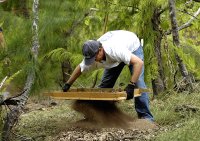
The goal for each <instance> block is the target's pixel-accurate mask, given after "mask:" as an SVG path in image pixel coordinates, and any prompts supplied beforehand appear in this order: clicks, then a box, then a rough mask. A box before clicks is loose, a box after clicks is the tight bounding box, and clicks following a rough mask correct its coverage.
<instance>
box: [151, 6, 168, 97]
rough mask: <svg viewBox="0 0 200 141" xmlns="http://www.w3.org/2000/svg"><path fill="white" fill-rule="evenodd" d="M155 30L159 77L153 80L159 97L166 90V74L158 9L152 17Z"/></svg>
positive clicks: (154, 90) (154, 89)
mask: <svg viewBox="0 0 200 141" xmlns="http://www.w3.org/2000/svg"><path fill="white" fill-rule="evenodd" d="M152 23H153V30H154V31H156V34H157V35H156V38H155V40H154V51H155V54H156V58H157V61H158V77H157V78H156V79H154V80H152V85H153V92H154V94H155V95H157V94H158V93H160V92H163V91H164V90H166V84H165V74H164V69H163V63H162V54H161V41H162V29H161V28H160V11H159V9H158V8H156V9H155V10H154V14H153V17H152Z"/></svg>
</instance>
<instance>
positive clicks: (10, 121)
mask: <svg viewBox="0 0 200 141" xmlns="http://www.w3.org/2000/svg"><path fill="white" fill-rule="evenodd" d="M38 6H39V0H34V1H33V16H34V19H33V46H32V50H31V51H32V55H33V60H32V61H33V64H34V65H35V62H36V61H37V56H38V48H39V40H38V19H39V18H38ZM34 81H35V70H34V69H32V70H31V71H30V72H29V74H28V76H27V80H26V83H25V86H24V92H23V94H22V95H21V96H19V97H18V99H19V101H20V102H19V103H18V105H17V106H15V107H14V108H12V109H11V111H10V112H9V113H8V114H7V117H6V119H5V124H4V127H3V133H2V141H9V140H10V136H11V135H10V133H11V130H12V128H13V126H14V125H15V123H16V122H17V120H18V118H19V116H20V115H21V114H22V112H23V109H24V106H25V104H26V102H27V100H28V97H29V94H30V91H31V87H32V85H33V83H34Z"/></svg>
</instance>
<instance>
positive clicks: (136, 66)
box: [130, 54, 144, 83]
mask: <svg viewBox="0 0 200 141" xmlns="http://www.w3.org/2000/svg"><path fill="white" fill-rule="evenodd" d="M130 64H132V65H133V70H134V72H133V74H132V76H131V82H134V83H136V82H137V80H138V79H139V76H140V73H141V72H142V67H143V64H144V63H143V61H142V60H141V59H140V58H139V57H137V56H136V55H134V54H132V55H131V60H130Z"/></svg>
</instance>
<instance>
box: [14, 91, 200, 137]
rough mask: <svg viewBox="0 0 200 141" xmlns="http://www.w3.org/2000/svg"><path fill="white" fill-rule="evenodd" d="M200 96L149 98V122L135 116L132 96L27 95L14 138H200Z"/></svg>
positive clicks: (177, 95) (176, 95)
mask: <svg viewBox="0 0 200 141" xmlns="http://www.w3.org/2000/svg"><path fill="white" fill-rule="evenodd" d="M199 101H200V95H199V94H190V95H186V94H181V95H180V94H174V95H170V96H169V95H162V98H158V99H154V100H152V99H151V101H150V106H151V109H152V113H153V115H154V117H155V123H152V122H149V121H147V120H144V119H137V116H136V113H135V110H134V108H133V107H134V104H133V102H132V101H121V102H117V103H103V105H101V103H99V104H98V105H101V106H97V105H95V104H94V103H87V102H80V101H76V102H74V101H64V100H53V99H41V98H38V99H33V98H29V101H28V103H27V105H26V108H25V111H24V113H23V114H22V115H21V116H20V119H19V121H18V123H17V124H16V125H15V127H14V130H13V141H23V140H28V139H29V140H30V141H32V140H35V141H70V140H71V141H76V140H77V141H104V140H108V141H109V140H110V141H113V140H114V141H144V140H156V141H168V140H173V141H178V140H181V141H188V140H190V141H198V140H199V137H200V136H199V134H198V131H199V129H200V121H199V117H200V112H199V107H200V105H199ZM106 106H108V107H109V108H106ZM191 129H192V130H191ZM193 129H194V130H193Z"/></svg>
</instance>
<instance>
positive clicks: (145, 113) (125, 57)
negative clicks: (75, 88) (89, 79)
mask: <svg viewBox="0 0 200 141" xmlns="http://www.w3.org/2000/svg"><path fill="white" fill-rule="evenodd" d="M82 53H83V56H84V59H83V61H82V62H81V63H80V64H79V65H78V66H77V67H76V68H75V70H74V71H73V73H72V75H71V77H70V78H69V80H68V81H67V82H66V83H65V85H64V87H63V91H64V92H66V91H68V90H69V89H70V86H71V85H72V84H73V82H74V81H75V80H76V79H77V78H78V77H79V76H80V75H81V73H82V72H84V71H88V70H92V69H98V68H102V67H103V68H105V71H104V74H103V77H102V81H101V84H100V85H99V87H100V88H113V86H114V84H115V82H116V80H117V78H118V76H119V74H120V73H121V71H122V69H123V67H124V66H125V64H126V65H128V66H129V69H130V72H131V74H132V76H131V78H130V84H128V86H127V87H126V89H125V90H126V93H127V99H131V98H133V93H134V88H136V87H139V88H146V85H145V82H144V65H143V58H144V57H143V49H142V46H141V44H140V41H139V39H138V37H137V36H136V35H135V34H134V33H132V32H129V31H124V30H116V31H110V32H107V33H105V34H104V35H103V36H101V37H100V38H99V39H98V40H97V41H95V40H89V41H86V42H85V43H84V44H83V49H82ZM135 109H136V112H137V114H138V117H139V118H144V119H148V120H150V121H153V120H154V119H153V116H152V114H151V112H150V110H149V98H148V94H147V93H142V95H141V96H140V97H136V98H135Z"/></svg>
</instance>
